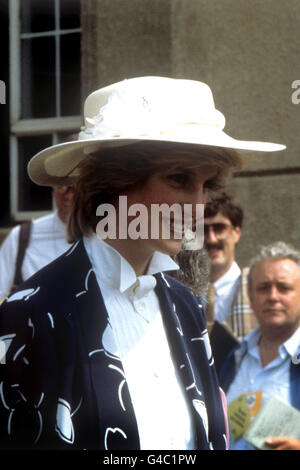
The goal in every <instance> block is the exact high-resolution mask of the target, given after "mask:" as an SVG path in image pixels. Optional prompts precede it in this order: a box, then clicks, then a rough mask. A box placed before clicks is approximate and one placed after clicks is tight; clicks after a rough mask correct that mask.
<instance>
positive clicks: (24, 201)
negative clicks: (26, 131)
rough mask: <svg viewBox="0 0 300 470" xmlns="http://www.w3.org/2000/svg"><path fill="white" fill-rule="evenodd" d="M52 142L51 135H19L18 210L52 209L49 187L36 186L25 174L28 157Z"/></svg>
mask: <svg viewBox="0 0 300 470" xmlns="http://www.w3.org/2000/svg"><path fill="white" fill-rule="evenodd" d="M51 143H52V136H51V135H43V136H34V137H32V136H30V137H20V138H19V139H18V150H19V174H18V188H19V194H18V196H19V197H18V205H19V210H20V211H47V210H51V209H52V191H51V188H48V187H44V186H38V185H37V184H35V183H33V182H32V181H31V180H30V178H29V176H28V174H27V163H28V162H29V160H30V158H31V157H32V156H33V155H35V154H36V153H37V152H39V151H40V150H42V149H43V148H46V147H49V146H50V145H51Z"/></svg>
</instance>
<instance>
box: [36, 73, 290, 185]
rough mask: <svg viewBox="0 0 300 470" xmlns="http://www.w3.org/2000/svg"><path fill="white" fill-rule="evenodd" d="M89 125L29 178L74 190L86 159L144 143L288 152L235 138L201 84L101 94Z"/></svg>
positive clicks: (146, 82)
mask: <svg viewBox="0 0 300 470" xmlns="http://www.w3.org/2000/svg"><path fill="white" fill-rule="evenodd" d="M84 123H85V125H84V127H83V128H82V130H81V132H80V133H79V137H78V140H76V141H71V142H64V143H61V144H58V145H53V146H51V147H48V148H46V149H44V150H42V151H41V152H39V153H37V154H36V155H35V156H34V157H33V158H32V159H31V160H30V162H29V164H28V174H29V176H30V178H31V179H32V180H33V181H34V182H35V183H37V184H39V185H45V186H55V185H65V184H71V182H72V180H73V177H72V174H74V170H75V169H76V167H77V166H78V164H79V163H80V162H81V161H82V160H83V159H84V158H86V155H88V154H91V153H94V152H96V151H98V150H101V149H105V148H108V147H116V146H118V147H121V146H125V145H129V144H133V143H136V142H142V141H144V142H145V143H146V142H153V141H155V142H161V143H162V145H163V144H164V142H168V143H172V142H173V143H174V144H176V145H186V144H191V145H198V146H210V147H222V148H227V149H235V150H242V151H259V152H273V151H278V150H283V149H285V148H286V147H285V145H281V144H274V143H271V142H254V141H246V140H237V139H234V138H233V137H230V136H229V135H228V134H226V133H225V132H224V127H225V117H224V115H223V114H222V113H221V112H220V111H218V110H217V109H216V108H215V105H214V99H213V95H212V92H211V89H210V88H209V86H208V85H206V84H205V83H202V82H199V81H195V80H183V79H175V78H167V77H137V78H131V79H127V80H123V81H121V82H118V83H115V84H113V85H109V86H107V87H104V88H101V89H99V90H97V91H95V92H93V93H91V94H90V95H89V96H88V97H87V99H86V101H85V104H84Z"/></svg>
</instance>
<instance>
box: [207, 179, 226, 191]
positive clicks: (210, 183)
mask: <svg viewBox="0 0 300 470" xmlns="http://www.w3.org/2000/svg"><path fill="white" fill-rule="evenodd" d="M204 188H205V189H207V190H210V191H218V190H219V189H221V188H222V186H221V185H220V184H219V183H218V181H217V180H216V179H212V180H207V181H205V183H204Z"/></svg>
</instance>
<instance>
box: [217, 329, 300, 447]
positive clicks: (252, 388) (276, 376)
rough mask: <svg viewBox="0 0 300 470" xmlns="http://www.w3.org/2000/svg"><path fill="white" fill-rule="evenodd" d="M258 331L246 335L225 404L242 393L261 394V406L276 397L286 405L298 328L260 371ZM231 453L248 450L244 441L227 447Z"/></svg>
mask: <svg viewBox="0 0 300 470" xmlns="http://www.w3.org/2000/svg"><path fill="white" fill-rule="evenodd" d="M260 336H261V334H260V330H259V327H256V328H255V329H254V330H253V331H251V333H249V334H248V335H247V336H246V337H245V338H244V340H243V342H242V344H241V354H242V355H243V354H245V356H244V358H243V359H242V362H241V364H240V367H239V370H238V372H237V374H236V376H235V378H234V380H233V382H232V384H231V385H230V387H229V389H228V392H227V395H226V396H227V403H228V404H229V403H231V402H232V401H233V400H234V399H235V398H237V397H238V396H239V395H241V394H242V393H251V392H258V391H262V392H263V396H262V404H264V403H265V401H266V400H267V399H268V398H269V397H270V396H271V395H276V396H277V397H279V398H281V399H282V400H284V401H285V402H287V403H290V402H291V397H290V391H291V390H290V365H291V361H292V357H293V356H294V355H295V354H296V353H297V351H298V349H299V344H300V327H299V328H298V329H297V330H296V331H295V333H294V334H293V335H292V336H291V337H290V338H289V339H288V340H287V341H285V342H284V343H283V344H281V345H280V346H279V348H278V356H277V357H276V358H275V359H274V360H273V361H272V362H270V363H269V364H267V366H266V367H264V368H263V367H262V365H261V359H260V354H259V346H258V342H259V339H260ZM230 448H231V449H236V450H237V449H250V448H252V447H251V446H250V444H247V443H246V442H245V441H244V439H242V438H241V439H238V441H236V442H235V443H232V444H231V445H230Z"/></svg>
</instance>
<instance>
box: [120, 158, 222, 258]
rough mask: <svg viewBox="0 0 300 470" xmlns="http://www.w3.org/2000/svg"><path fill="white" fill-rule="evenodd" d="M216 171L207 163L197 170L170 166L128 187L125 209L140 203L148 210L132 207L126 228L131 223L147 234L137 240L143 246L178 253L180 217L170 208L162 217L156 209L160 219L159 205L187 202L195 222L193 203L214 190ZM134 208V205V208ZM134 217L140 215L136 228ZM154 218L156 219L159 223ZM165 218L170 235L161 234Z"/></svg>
mask: <svg viewBox="0 0 300 470" xmlns="http://www.w3.org/2000/svg"><path fill="white" fill-rule="evenodd" d="M217 172H218V170H217V168H216V167H215V166H214V165H208V164H205V165H202V166H199V167H197V168H196V169H185V168H178V167H176V168H175V167H173V168H171V167H170V168H169V169H165V170H163V171H160V172H156V173H154V174H152V175H151V176H150V177H149V178H148V179H147V180H146V181H145V182H144V183H143V184H141V185H139V186H137V187H135V188H132V189H130V190H129V191H128V192H127V193H126V196H127V206H128V211H129V210H130V207H131V206H132V205H133V204H142V205H143V208H144V207H145V208H146V209H147V215H145V211H144V210H143V211H142V212H139V211H138V212H136V213H135V212H134V210H133V212H132V213H131V216H129V217H128V226H129V227H130V224H131V223H133V224H134V227H135V228H138V229H139V230H140V231H143V233H144V235H145V234H146V237H144V239H140V240H139V243H144V246H145V248H146V247H147V250H150V251H153V252H154V251H156V250H157V251H160V252H163V253H167V254H176V253H178V252H179V251H180V250H181V247H182V237H183V234H184V230H183V220H184V219H183V216H182V218H180V217H179V218H178V216H177V214H178V213H176V215H174V213H172V211H170V212H168V211H167V212H166V214H167V215H168V214H169V217H167V218H165V217H164V216H162V215H161V212H159V216H158V217H159V219H157V213H158V212H157V207H158V205H159V206H160V205H161V204H166V205H167V207H171V206H172V205H173V204H177V205H178V206H180V207H181V208H182V209H183V207H184V205H185V204H189V205H190V206H189V207H190V208H192V216H193V221H192V222H195V216H196V204H202V205H203V204H205V202H206V197H207V192H208V190H209V189H213V185H214V180H215V178H216V176H217ZM154 205H156V206H154ZM135 208H137V206H135V207H133V209H135ZM128 214H130V211H129V212H128ZM182 214H183V211H182ZM137 216H139V217H138V222H139V224H138V227H137ZM134 220H135V221H134ZM157 220H159V225H158V226H157ZM166 220H167V222H169V224H168V225H169V233H170V235H169V236H167V237H165V236H164V237H163V236H162V234H163V225H164V224H165V222H166ZM192 222H191V223H192ZM142 225H143V227H142ZM153 233H158V236H155V238H154V237H153ZM136 241H138V240H136Z"/></svg>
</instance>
